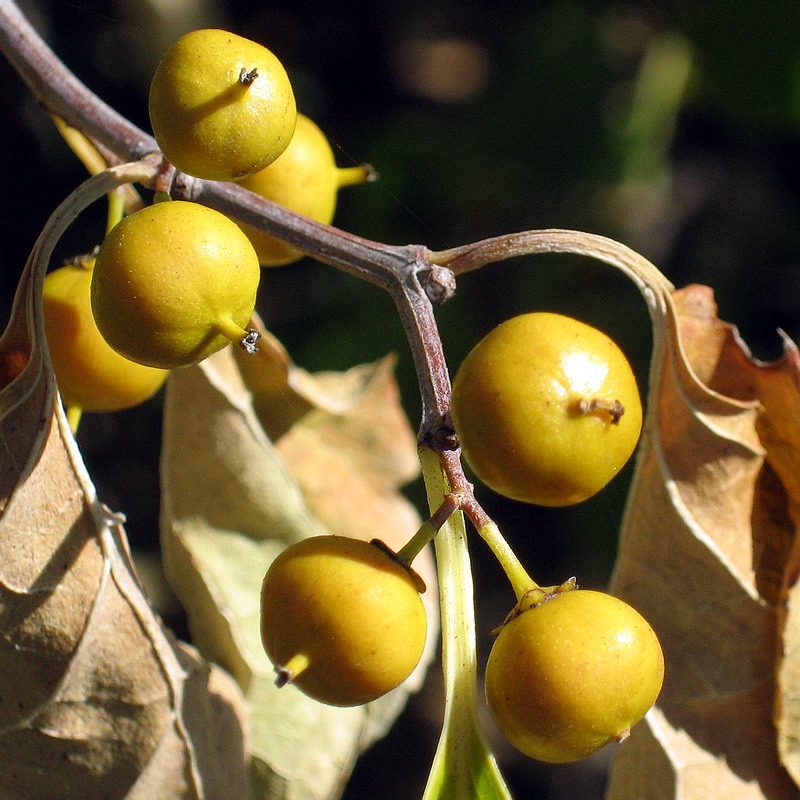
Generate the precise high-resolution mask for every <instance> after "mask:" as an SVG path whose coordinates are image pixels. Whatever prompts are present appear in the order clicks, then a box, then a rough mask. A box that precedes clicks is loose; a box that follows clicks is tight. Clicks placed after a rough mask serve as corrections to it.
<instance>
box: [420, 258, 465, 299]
mask: <svg viewBox="0 0 800 800" xmlns="http://www.w3.org/2000/svg"><path fill="white" fill-rule="evenodd" d="M420 282H421V283H422V288H423V289H425V294H426V295H427V296H428V299H429V300H430V301H431V303H433V304H434V305H435V306H440V305H442V304H443V303H446V302H447V301H448V300H451V299H452V298H453V295H455V293H456V276H455V275H454V274H453V271H452V270H451V269H448V268H447V267H440V266H438V265H437V264H434V265H433V266H430V267H428V266H426V268H425V269H424V270H423V271H422V272H421V273H420Z"/></svg>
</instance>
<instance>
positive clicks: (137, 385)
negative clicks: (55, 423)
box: [42, 259, 168, 411]
mask: <svg viewBox="0 0 800 800" xmlns="http://www.w3.org/2000/svg"><path fill="white" fill-rule="evenodd" d="M93 266H94V259H90V260H87V261H84V262H81V263H75V264H67V265H66V266H63V267H60V268H59V269H56V270H53V271H52V272H50V273H48V275H47V276H46V277H45V280H44V290H43V296H42V303H43V305H42V310H43V312H44V322H45V332H46V334H47V343H48V347H49V350H50V358H51V360H52V362H53V370H54V371H55V374H56V380H57V382H58V390H59V392H60V393H61V398H62V400H63V401H64V405H65V406H67V407H68V408H69V407H74V408H78V409H81V410H83V411H119V410H120V409H123V408H129V407H130V406H134V405H137V404H138V403H141V402H143V401H144V400H147V399H148V398H149V397H151V396H152V395H154V394H155V393H156V392H157V391H158V390H159V388H160V387H161V385H162V384H163V383H164V380H165V379H166V377H167V374H168V373H167V372H166V371H165V370H162V369H154V368H153V367H147V366H144V365H142V364H137V363H136V362H134V361H131V360H130V359H127V358H125V357H124V356H122V355H120V354H119V353H118V352H117V351H116V350H114V349H113V348H111V347H110V346H109V345H108V344H107V342H106V340H105V339H104V338H103V337H102V335H101V334H100V331H99V330H98V329H97V325H96V324H95V321H94V316H93V315H92V308H91V300H90V287H91V282H92V267H93Z"/></svg>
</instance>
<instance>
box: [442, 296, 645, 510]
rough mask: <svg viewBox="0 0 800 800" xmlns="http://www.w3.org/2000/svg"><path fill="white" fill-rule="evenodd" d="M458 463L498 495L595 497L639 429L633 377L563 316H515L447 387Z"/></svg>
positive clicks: (613, 349) (556, 499) (562, 500)
mask: <svg viewBox="0 0 800 800" xmlns="http://www.w3.org/2000/svg"><path fill="white" fill-rule="evenodd" d="M451 413H452V417H453V424H454V427H455V430H456V434H457V436H458V440H459V443H460V445H461V448H462V450H463V453H464V457H465V459H466V461H467V463H468V464H469V465H470V467H471V468H472V469H473V471H474V472H475V474H476V475H477V477H478V478H479V479H480V480H481V481H483V482H484V483H485V484H487V486H489V487H490V488H492V489H494V490H495V491H496V492H498V493H499V494H502V495H505V496H506V497H510V498H513V499H515V500H521V501H523V502H527V503H538V504H540V505H546V506H562V505H570V504H572V503H578V502H580V501H582V500H585V499H586V498H588V497H591V496H592V495H593V494H595V493H596V492H598V491H600V489H602V488H603V487H604V486H605V485H606V484H607V483H608V482H609V481H610V480H611V479H612V478H613V477H614V475H616V474H617V472H618V471H619V470H620V469H621V468H622V466H623V465H624V464H625V463H626V462H627V460H628V459H629V458H630V456H631V454H632V452H633V450H634V448H635V446H636V443H637V441H638V439H639V433H640V431H641V426H642V405H641V399H640V397H639V390H638V388H637V385H636V378H635V376H634V373H633V371H632V369H631V367H630V364H629V363H628V360H627V359H626V358H625V355H624V354H623V353H622V351H621V350H620V349H619V347H617V345H616V344H615V343H614V342H613V341H612V340H611V339H610V338H609V337H608V336H606V335H605V334H604V333H602V332H601V331H599V330H597V329H595V328H592V327H591V326H589V325H586V324H584V323H583V322H579V321H578V320H576V319H572V318H571V317H566V316H563V315H561V314H550V313H542V312H537V313H531V314H522V315H520V316H518V317H514V318H512V319H509V320H507V321H506V322H504V323H502V324H501V325H499V326H498V327H497V328H495V329H494V330H493V331H491V332H490V333H489V334H488V335H487V336H486V337H485V338H484V339H482V340H481V341H480V342H479V343H478V344H477V345H476V346H475V348H473V350H472V351H471V352H470V353H469V355H468V356H467V357H466V358H465V359H464V362H463V363H462V364H461V367H460V368H459V369H458V372H457V373H456V376H455V378H454V380H453V396H452V406H451Z"/></svg>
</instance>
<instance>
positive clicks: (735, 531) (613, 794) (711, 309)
mask: <svg viewBox="0 0 800 800" xmlns="http://www.w3.org/2000/svg"><path fill="white" fill-rule="evenodd" d="M667 310H668V313H667V315H666V317H665V319H664V320H663V323H664V324H663V326H662V328H661V329H659V328H658V326H656V328H657V330H656V335H657V337H658V341H657V342H656V348H655V351H656V354H657V357H656V360H655V362H654V364H653V368H652V372H651V380H650V387H649V392H650V395H649V410H648V417H647V421H646V425H645V431H644V435H643V438H642V442H641V445H640V452H639V455H638V461H637V467H636V474H635V478H634V483H633V486H632V489H631V494H630V496H629V501H628V507H627V509H626V516H625V521H624V524H623V532H622V537H621V541H620V551H619V559H618V563H617V567H616V570H615V574H614V579H613V583H612V589H613V590H614V591H615V592H616V593H618V594H620V595H621V596H623V597H625V598H626V599H628V600H629V601H630V602H632V603H633V604H634V605H635V606H636V607H637V608H639V609H640V610H641V611H642V613H644V615H645V616H646V617H647V618H648V619H649V620H650V621H651V623H652V624H653V626H654V628H655V629H656V632H657V633H658V634H659V637H660V638H661V641H662V644H663V645H664V650H665V655H666V663H667V674H666V680H665V685H664V690H663V692H662V695H661V698H660V700H659V703H658V709H657V710H655V711H654V712H652V713H651V714H650V715H649V716H648V718H647V721H646V722H645V723H643V724H642V725H639V726H637V727H635V728H634V730H633V734H632V735H631V737H630V739H629V740H628V741H627V742H626V743H625V744H624V745H623V746H622V747H621V748H620V755H619V758H618V760H617V762H616V764H615V768H614V773H613V776H612V781H611V787H610V792H609V798H611V800H623V798H631V800H633V798H636V800H642V798H649V797H653V798H655V797H658V798H676V799H677V798H679V799H680V800H700V798H703V799H704V800H705V798H708V797H720V796H724V797H726V798H731V799H732V800H733V799H735V800H739V799H740V798H747V800H749V799H750V798H754V799H755V798H769V799H770V800H783V798H796V797H798V796H799V793H798V789H797V786H796V784H795V782H794V781H793V780H792V778H791V777H790V774H789V772H787V769H786V767H789V769H790V771H791V772H792V774H794V775H795V776H796V775H797V774H798V770H797V765H796V764H795V763H793V762H795V761H796V760H797V758H798V754H797V749H796V742H797V734H798V728H797V724H798V720H800V714H798V706H797V702H796V700H795V699H794V698H795V696H796V694H797V686H798V684H797V677H798V675H797V673H798V655H799V654H798V652H796V650H795V649H794V648H793V645H794V644H795V643H796V640H797V633H796V629H797V627H798V625H797V622H796V621H795V620H794V619H793V617H792V605H791V603H789V606H788V609H789V611H788V614H784V612H783V609H784V604H785V602H786V600H787V599H789V597H788V596H787V593H790V592H791V587H792V586H793V585H794V582H795V579H796V560H797V556H796V553H795V549H796V546H797V545H796V542H797V537H796V535H795V534H796V520H797V513H796V509H797V499H798V477H797V476H798V472H797V466H798V459H800V447H799V445H800V435H798V419H799V418H798V413H797V412H798V410H799V409H800V393H798V385H799V381H798V379H799V378H800V373H799V372H798V359H797V351H796V348H795V347H794V345H792V344H791V343H790V342H788V341H787V342H786V352H785V355H784V357H783V358H782V359H781V360H779V361H778V362H776V363H774V364H764V363H760V362H757V361H755V360H754V359H753V358H752V357H751V356H750V354H749V352H748V351H747V349H746V348H745V347H744V345H743V344H742V342H741V340H740V339H739V336H738V334H737V332H736V330H735V328H733V327H732V326H730V325H728V324H726V323H723V322H721V321H720V320H718V319H717V316H716V306H715V304H714V301H713V294H712V292H711V290H710V289H708V288H707V287H701V286H690V287H687V288H686V289H683V290H681V291H678V292H674V293H673V295H672V298H671V302H670V303H669V304H668V306H667ZM782 637H783V639H782ZM781 641H783V649H784V654H783V656H781V644H780V643H781ZM778 681H779V682H778ZM781 695H783V698H784V699H783V700H781V699H780V698H781ZM776 711H777V712H778V713H779V717H778V728H777V729H776V725H775V714H776ZM782 759H783V762H784V763H785V765H786V766H784V763H782Z"/></svg>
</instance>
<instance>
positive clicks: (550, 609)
mask: <svg viewBox="0 0 800 800" xmlns="http://www.w3.org/2000/svg"><path fill="white" fill-rule="evenodd" d="M663 678H664V657H663V654H662V651H661V646H660V645H659V642H658V639H657V638H656V635H655V633H654V632H653V630H652V628H651V627H650V625H649V624H648V623H647V622H646V621H645V620H644V618H643V617H642V616H641V615H640V614H639V613H638V612H637V611H636V610H634V609H633V608H632V607H631V606H629V605H628V604H627V603H624V602H623V601H622V600H619V599H617V598H615V597H613V596H612V595H608V594H604V593H602V592H595V591H590V590H582V589H574V590H572V591H566V592H562V593H558V594H556V595H554V596H553V597H551V598H550V599H548V600H545V601H544V602H542V603H540V604H539V605H535V606H533V607H532V608H529V609H528V610H525V611H522V613H520V614H518V615H517V616H513V618H512V619H511V620H510V621H508V622H506V624H504V625H503V627H502V628H501V629H500V631H499V633H498V635H497V638H496V640H495V642H494V645H493V647H492V651H491V653H490V655H489V661H488V663H487V665H486V699H487V702H488V704H489V709H490V711H491V713H492V716H493V718H494V720H495V721H496V723H497V725H498V727H499V728H500V730H501V731H502V733H503V734H504V735H505V736H506V738H507V739H508V740H509V741H510V742H511V743H512V744H513V745H514V746H515V747H516V748H517V749H518V750H521V751H522V752H523V753H525V754H526V755H528V756H530V757H532V758H535V759H538V760H540V761H547V762H552V763H561V762H567V761H575V760H578V759H581V758H585V757H586V756H589V755H591V754H592V753H594V752H596V751H597V750H599V749H600V748H601V747H604V746H605V745H606V744H608V743H609V742H613V741H617V740H622V739H624V738H625V737H626V736H627V734H628V732H629V731H630V729H631V727H632V726H633V725H634V724H636V722H638V721H639V720H640V719H641V718H642V717H643V716H644V715H645V713H646V712H647V711H648V710H649V709H650V708H651V706H652V705H653V704H654V703H655V701H656V699H657V697H658V694H659V692H660V691H661V685H662V682H663Z"/></svg>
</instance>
